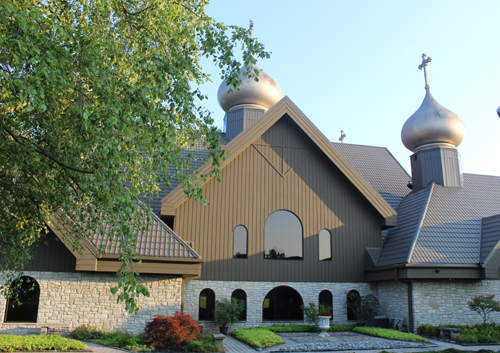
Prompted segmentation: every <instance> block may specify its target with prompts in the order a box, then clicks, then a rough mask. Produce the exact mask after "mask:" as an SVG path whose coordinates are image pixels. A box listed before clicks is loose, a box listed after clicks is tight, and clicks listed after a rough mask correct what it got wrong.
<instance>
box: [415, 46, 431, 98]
mask: <svg viewBox="0 0 500 353" xmlns="http://www.w3.org/2000/svg"><path fill="white" fill-rule="evenodd" d="M431 61H432V58H431V57H430V56H429V57H428V56H427V54H425V53H423V54H422V63H421V64H420V65H418V69H419V70H422V69H424V79H425V89H426V90H427V89H431V86H430V85H429V73H428V72H427V65H428V64H429V63H430V62H431Z"/></svg>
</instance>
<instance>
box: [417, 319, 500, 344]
mask: <svg viewBox="0 0 500 353" xmlns="http://www.w3.org/2000/svg"><path fill="white" fill-rule="evenodd" d="M438 327H451V328H459V329H462V332H460V333H459V334H458V338H457V341H458V342H460V343H499V342H500V325H499V324H497V323H491V324H476V325H474V326H472V327H471V326H469V325H439V326H433V325H429V324H425V325H420V326H419V327H418V328H417V329H418V333H419V334H421V335H425V336H429V337H436V338H439V337H440V335H439V330H438Z"/></svg>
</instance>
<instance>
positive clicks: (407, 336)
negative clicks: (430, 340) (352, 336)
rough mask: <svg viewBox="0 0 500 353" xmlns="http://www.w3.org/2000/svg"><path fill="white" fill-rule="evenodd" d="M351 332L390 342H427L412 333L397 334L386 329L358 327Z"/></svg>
mask: <svg viewBox="0 0 500 353" xmlns="http://www.w3.org/2000/svg"><path fill="white" fill-rule="evenodd" d="M352 331H353V332H356V333H361V334H363V335H368V336H375V337H382V338H388V339H390V340H398V341H409V342H427V340H426V339H425V338H422V337H420V336H417V335H414V334H413V333H407V332H399V331H397V330H392V329H388V328H380V327H367V326H360V327H356V328H354V330H352Z"/></svg>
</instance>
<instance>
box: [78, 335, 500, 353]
mask: <svg viewBox="0 0 500 353" xmlns="http://www.w3.org/2000/svg"><path fill="white" fill-rule="evenodd" d="M429 342H431V343H434V344H436V345H437V347H428V348H403V349H389V350H388V351H389V352H394V353H409V352H425V351H441V350H444V349H447V348H455V349H459V350H463V351H479V350H481V349H488V350H492V351H495V352H498V351H500V345H498V344H497V345H487V346H462V345H459V344H453V343H448V342H443V341H438V340H433V339H429ZM84 343H85V344H86V345H87V346H89V348H90V349H91V350H92V351H93V352H94V353H123V352H127V351H125V350H123V349H119V348H111V347H106V346H102V345H100V344H97V343H92V342H84ZM291 343H292V342H290V341H289V342H287V340H286V339H285V343H283V344H281V345H277V346H274V347H271V348H267V349H264V350H262V351H261V352H262V353H270V352H271V351H275V350H277V349H279V348H280V347H286V346H287V345H290V344H291ZM224 350H225V353H256V352H257V351H256V350H255V349H253V348H252V347H250V346H248V345H246V344H245V343H243V342H241V341H238V340H237V339H236V338H234V337H233V336H229V335H228V336H227V337H226V338H225V339H224ZM380 351H382V350H381V349H374V350H358V351H352V350H349V352H357V353H379V352H380ZM322 353H327V352H322Z"/></svg>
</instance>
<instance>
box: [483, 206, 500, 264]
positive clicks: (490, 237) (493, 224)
mask: <svg viewBox="0 0 500 353" xmlns="http://www.w3.org/2000/svg"><path fill="white" fill-rule="evenodd" d="M499 241H500V214H497V215H494V216H491V217H486V218H483V223H482V225H481V258H480V262H481V263H484V262H485V261H486V258H487V257H488V255H489V254H490V253H491V251H492V250H493V248H494V247H495V245H496V244H497V243H498V242H499Z"/></svg>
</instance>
